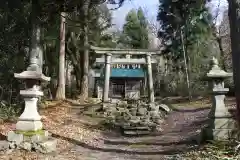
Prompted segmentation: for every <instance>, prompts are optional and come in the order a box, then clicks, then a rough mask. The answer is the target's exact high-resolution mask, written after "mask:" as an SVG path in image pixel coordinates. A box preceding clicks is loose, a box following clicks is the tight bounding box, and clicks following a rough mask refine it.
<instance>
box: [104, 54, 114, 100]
mask: <svg viewBox="0 0 240 160" xmlns="http://www.w3.org/2000/svg"><path fill="white" fill-rule="evenodd" d="M111 56H112V54H111V53H106V54H105V74H104V89H103V98H102V99H103V103H109V97H108V94H109V83H110V72H111Z"/></svg>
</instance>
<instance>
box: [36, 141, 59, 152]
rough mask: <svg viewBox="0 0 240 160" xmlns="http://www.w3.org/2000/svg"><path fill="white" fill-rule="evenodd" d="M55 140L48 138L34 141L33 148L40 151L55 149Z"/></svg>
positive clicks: (52, 150)
mask: <svg viewBox="0 0 240 160" xmlns="http://www.w3.org/2000/svg"><path fill="white" fill-rule="evenodd" d="M56 147H57V140H56V139H53V138H50V139H47V140H44V141H43V142H38V143H34V149H35V150H36V151H39V152H41V153H51V152H54V151H56Z"/></svg>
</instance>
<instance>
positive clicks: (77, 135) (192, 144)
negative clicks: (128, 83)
mask: <svg viewBox="0 0 240 160" xmlns="http://www.w3.org/2000/svg"><path fill="white" fill-rule="evenodd" d="M169 102H171V108H172V111H171V113H169V115H168V116H167V118H166V119H165V120H164V122H163V125H162V129H163V130H162V132H161V133H159V134H158V135H150V136H144V137H134V138H129V137H123V136H121V135H120V134H118V133H116V132H113V131H111V130H109V129H106V128H105V127H104V126H103V125H102V121H103V118H102V117H100V116H96V115H93V114H92V113H93V110H94V109H96V108H98V107H99V105H98V104H95V105H93V104H84V105H79V104H77V103H75V102H73V101H64V102H53V101H51V102H48V103H47V105H46V107H45V108H44V109H41V110H40V113H41V115H42V117H43V123H44V128H45V129H46V130H48V131H50V132H51V133H52V136H53V137H55V138H57V140H58V145H57V151H56V152H55V153H51V154H41V153H35V152H27V151H24V150H14V151H11V152H7V153H6V152H4V153H1V154H0V159H3V160H68V159H69V160H161V159H163V160H165V159H166V160H167V159H178V160H181V159H184V160H185V159H198V158H200V159H203V158H201V157H199V154H200V153H199V154H196V153H197V152H198V151H200V150H202V149H203V148H204V147H205V146H204V145H199V144H198V136H199V133H200V130H201V128H203V127H204V126H205V125H206V121H207V115H208V112H209V109H210V106H211V103H210V100H208V99H198V100H194V101H192V102H186V101H183V102H182V101H179V99H177V98H176V99H172V100H170V101H169ZM226 103H227V104H228V106H230V107H234V105H235V103H234V99H233V98H228V99H227V101H226ZM15 123H16V122H4V123H2V124H1V125H0V133H1V137H0V138H1V139H5V138H6V135H7V132H8V131H10V130H12V129H14V127H15ZM208 154H209V155H211V153H208V152H206V153H205V155H204V156H205V157H206V156H207V155H208ZM193 156H194V158H193ZM206 159H212V158H208V157H206Z"/></svg>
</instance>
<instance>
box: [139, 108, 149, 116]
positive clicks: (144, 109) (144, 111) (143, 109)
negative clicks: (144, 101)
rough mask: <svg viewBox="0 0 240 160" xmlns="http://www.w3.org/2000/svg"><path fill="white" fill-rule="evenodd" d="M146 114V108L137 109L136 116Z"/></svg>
mask: <svg viewBox="0 0 240 160" xmlns="http://www.w3.org/2000/svg"><path fill="white" fill-rule="evenodd" d="M146 114H147V108H139V109H138V112H137V115H139V116H144V115H146Z"/></svg>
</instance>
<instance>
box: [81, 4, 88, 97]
mask: <svg viewBox="0 0 240 160" xmlns="http://www.w3.org/2000/svg"><path fill="white" fill-rule="evenodd" d="M89 5H90V0H85V2H84V5H83V12H84V25H83V30H84V53H83V61H84V63H83V72H82V73H83V75H82V83H81V96H82V97H81V98H82V100H86V99H87V98H88V70H89V49H88V31H89V27H88V11H89Z"/></svg>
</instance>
